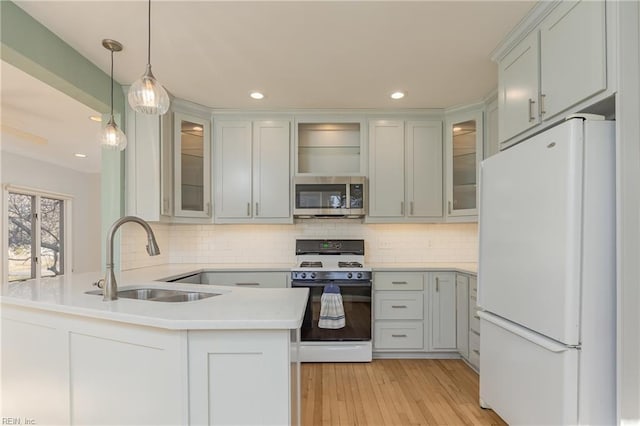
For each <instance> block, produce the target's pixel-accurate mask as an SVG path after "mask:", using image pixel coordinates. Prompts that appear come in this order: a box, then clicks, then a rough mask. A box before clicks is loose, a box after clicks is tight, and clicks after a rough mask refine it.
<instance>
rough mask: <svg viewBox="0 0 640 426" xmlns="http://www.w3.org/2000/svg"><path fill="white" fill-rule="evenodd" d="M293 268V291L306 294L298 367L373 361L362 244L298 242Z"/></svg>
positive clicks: (368, 271) (368, 282) (368, 276)
mask: <svg viewBox="0 0 640 426" xmlns="http://www.w3.org/2000/svg"><path fill="white" fill-rule="evenodd" d="M296 264H297V265H298V266H297V267H295V268H293V269H292V271H291V286H292V287H308V288H309V301H308V303H307V310H306V312H305V317H304V321H303V323H302V328H301V339H302V343H301V345H300V359H301V361H302V362H354V361H371V353H372V346H371V269H370V268H367V267H366V266H365V265H364V240H296ZM323 294H325V295H326V294H330V296H329V297H323ZM337 295H339V296H337ZM336 298H338V300H339V301H340V302H341V304H340V303H337V302H336ZM329 302H331V305H330V306H329ZM334 303H337V304H336V305H334ZM323 304H326V305H327V306H323ZM327 312H330V313H331V315H334V316H331V315H329V316H327ZM321 313H322V319H323V320H322V321H321ZM326 318H331V319H333V320H335V321H334V322H333V323H332V320H331V319H330V320H328V321H327V320H326ZM342 318H344V320H342Z"/></svg>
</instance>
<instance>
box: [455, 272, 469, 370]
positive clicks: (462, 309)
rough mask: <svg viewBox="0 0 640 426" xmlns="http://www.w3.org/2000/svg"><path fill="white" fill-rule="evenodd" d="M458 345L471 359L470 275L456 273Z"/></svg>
mask: <svg viewBox="0 0 640 426" xmlns="http://www.w3.org/2000/svg"><path fill="white" fill-rule="evenodd" d="M456 345H457V348H458V352H460V355H462V357H463V358H466V359H469V277H468V276H467V275H463V274H456Z"/></svg>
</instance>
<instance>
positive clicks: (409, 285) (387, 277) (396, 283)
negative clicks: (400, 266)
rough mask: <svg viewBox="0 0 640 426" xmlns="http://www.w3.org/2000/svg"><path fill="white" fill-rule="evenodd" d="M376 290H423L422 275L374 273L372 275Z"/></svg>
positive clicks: (417, 273) (419, 273)
mask: <svg viewBox="0 0 640 426" xmlns="http://www.w3.org/2000/svg"><path fill="white" fill-rule="evenodd" d="M373 288H374V289H376V290H423V289H424V273H421V272H376V273H374V274H373Z"/></svg>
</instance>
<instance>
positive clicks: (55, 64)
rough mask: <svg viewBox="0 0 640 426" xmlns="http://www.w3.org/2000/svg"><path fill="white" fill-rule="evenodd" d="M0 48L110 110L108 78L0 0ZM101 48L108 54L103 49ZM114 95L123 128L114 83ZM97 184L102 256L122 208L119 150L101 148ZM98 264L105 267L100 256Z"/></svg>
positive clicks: (5, 56)
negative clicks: (99, 184) (111, 228)
mask: <svg viewBox="0 0 640 426" xmlns="http://www.w3.org/2000/svg"><path fill="white" fill-rule="evenodd" d="M0 46H1V50H0V56H1V58H2V60H3V61H5V62H7V63H9V64H11V65H13V66H15V67H16V68H19V69H21V70H22V71H24V72H26V73H27V74H29V75H31V76H33V77H35V78H37V79H38V80H41V81H43V82H44V83H46V84H48V85H49V86H51V87H53V88H55V89H57V90H59V91H61V92H63V93H65V94H67V95H69V96H70V97H72V98H74V99H76V100H77V101H79V102H81V103H83V104H85V105H87V106H88V107H90V108H92V109H94V110H96V111H98V112H101V113H108V112H109V110H110V89H111V78H110V76H109V75H108V74H106V73H104V72H103V71H102V70H101V69H100V68H98V67H97V66H95V65H94V64H93V63H92V62H90V61H89V60H88V59H87V58H85V57H84V56H82V55H81V54H80V53H78V52H77V51H76V50H74V49H73V48H72V47H71V46H69V45H68V44H67V43H65V42H64V41H63V40H62V39H60V38H59V37H58V36H56V35H55V34H54V33H52V32H51V31H49V30H48V29H47V28H46V27H44V26H43V25H42V24H40V23H39V22H38V21H36V20H35V19H33V18H32V17H31V16H30V15H28V14H27V13H26V12H24V11H23V10H22V9H20V8H19V7H18V6H16V5H15V4H14V3H13V2H11V1H7V0H0ZM104 52H105V55H108V52H107V51H106V50H105V51H104ZM113 95H114V114H115V115H116V120H117V121H118V125H121V127H122V125H123V124H124V121H125V120H123V119H121V117H124V113H125V98H124V93H123V92H122V87H121V86H120V84H118V83H117V82H116V83H115V84H114V93H113ZM96 143H97V142H96ZM101 188H102V189H101V190H102V194H101V204H102V205H101V213H102V218H101V222H102V243H101V244H102V245H101V247H102V252H103V254H104V247H105V244H106V242H105V240H106V233H107V230H108V229H109V227H110V225H111V224H112V223H113V222H114V221H115V220H116V219H118V218H119V217H121V216H122V214H123V212H124V154H123V153H121V152H107V151H103V152H102V170H101ZM116 252H117V250H116ZM102 262H103V268H104V256H102ZM116 265H119V262H117V263H116Z"/></svg>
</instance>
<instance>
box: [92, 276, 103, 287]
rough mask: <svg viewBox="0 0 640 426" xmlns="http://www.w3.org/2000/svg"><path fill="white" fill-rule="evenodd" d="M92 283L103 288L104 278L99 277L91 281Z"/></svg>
mask: <svg viewBox="0 0 640 426" xmlns="http://www.w3.org/2000/svg"><path fill="white" fill-rule="evenodd" d="M93 285H94V286H96V287H98V288H104V278H101V279H99V280H98V281H96V282H95V283H93Z"/></svg>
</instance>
